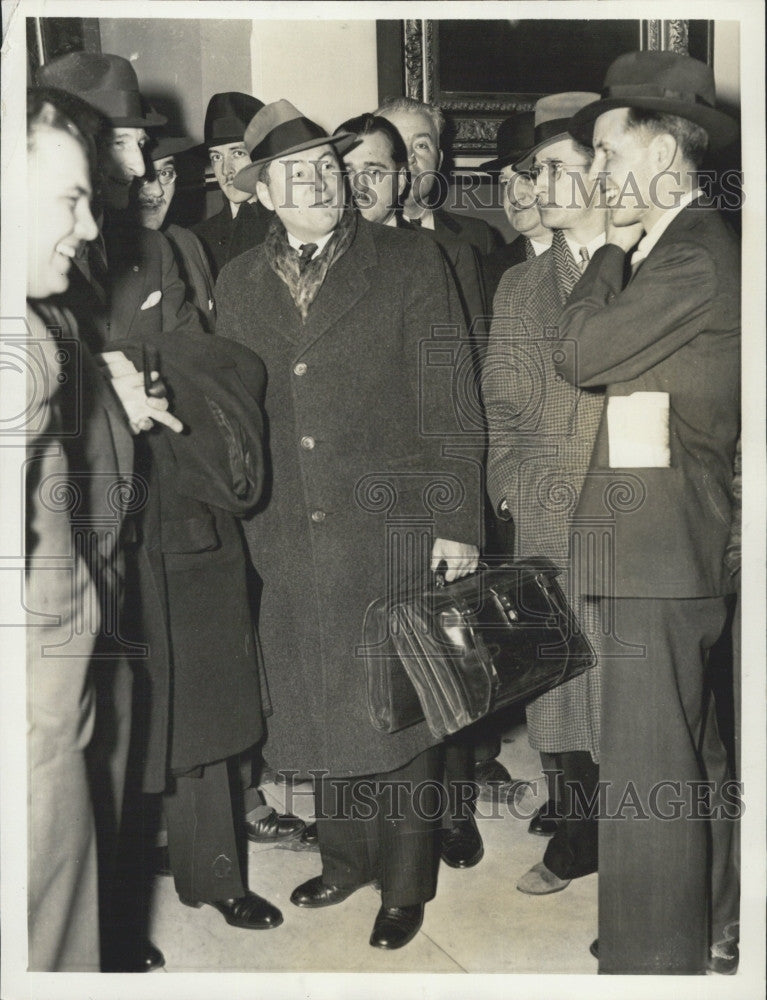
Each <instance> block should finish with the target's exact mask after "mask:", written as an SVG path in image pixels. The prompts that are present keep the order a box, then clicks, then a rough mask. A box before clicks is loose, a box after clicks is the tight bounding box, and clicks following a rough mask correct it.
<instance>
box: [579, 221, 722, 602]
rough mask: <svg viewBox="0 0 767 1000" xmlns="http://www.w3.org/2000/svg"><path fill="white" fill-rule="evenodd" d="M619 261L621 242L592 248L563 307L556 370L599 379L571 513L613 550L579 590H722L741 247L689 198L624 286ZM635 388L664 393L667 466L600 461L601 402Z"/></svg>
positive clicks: (708, 593) (686, 593)
mask: <svg viewBox="0 0 767 1000" xmlns="http://www.w3.org/2000/svg"><path fill="white" fill-rule="evenodd" d="M623 265H624V254H623V252H622V251H621V250H620V248H619V247H616V246H615V245H607V246H604V247H602V248H601V249H599V250H598V251H597V252H596V253H595V254H594V257H593V260H592V263H591V264H590V265H589V267H588V269H587V270H586V272H585V274H584V276H583V278H582V279H581V281H580V282H579V283H578V285H577V286H576V288H575V290H574V292H573V294H572V296H571V298H570V300H569V301H568V304H567V307H566V308H565V310H564V312H563V313H562V316H561V317H560V327H561V334H562V337H563V340H564V341H565V344H564V345H563V357H562V362H561V364H560V365H559V370H560V371H561V373H562V375H563V376H564V377H565V378H566V379H567V380H568V381H569V382H571V383H574V384H576V385H580V386H584V387H590V386H602V385H603V386H606V389H607V403H606V406H605V413H604V415H603V417H602V422H601V425H600V429H599V434H598V436H597V442H596V446H595V449H594V454H593V457H592V461H591V468H590V471H589V475H588V477H587V480H586V482H585V484H584V487H583V490H582V492H581V498H580V503H579V505H578V511H577V518H576V520H577V521H580V522H581V525H580V527H579V528H578V529H577V530H579V531H580V532H596V533H597V534H598V535H600V536H601V538H602V540H603V542H604V544H605V545H609V546H610V547H611V549H612V551H611V552H610V553H608V552H606V551H605V552H604V554H603V556H604V558H602V559H600V561H599V562H600V566H599V567H593V568H592V569H593V570H594V576H593V579H592V581H591V582H590V589H591V592H593V593H598V594H613V595H615V596H618V597H667V598H673V597H713V596H717V595H721V594H723V593H727V592H728V591H729V590H731V589H732V583H731V580H730V577H729V574H728V573H726V572H725V570H724V566H723V557H724V551H725V545H726V542H727V538H728V535H729V532H730V527H731V518H732V500H733V497H732V480H733V461H734V456H735V447H736V441H737V438H738V431H739V372H740V360H739V359H740V355H739V349H740V254H739V247H738V244H737V242H736V239H735V237H734V236H733V234H732V233H731V232H730V230H729V229H728V228H727V227H726V225H725V224H724V222H723V220H722V219H721V217H720V216H719V215H718V213H717V212H715V211H713V210H712V209H708V208H703V207H701V206H700V205H699V204H697V203H695V202H694V203H693V204H692V205H689V206H688V207H686V208H684V209H683V210H682V211H681V212H680V213H679V214H678V215H677V216H676V218H675V219H674V220H673V221H672V222H671V224H670V225H669V227H668V228H667V229H666V231H665V232H664V233H663V235H662V236H661V238H660V239H659V241H658V243H657V244H656V246H655V247H654V248H653V250H652V251H651V253H650V254H649V255H648V257H647V258H646V259H645V260H644V261H643V262H642V263H641V264H640V265H639V267H638V270H637V271H636V272H635V274H634V276H633V278H632V279H631V280H630V281H629V282H628V284H627V285H626V286H625V288H624V287H623ZM641 391H651V392H652V391H654V392H666V393H668V394H669V396H670V413H669V435H668V436H669V446H670V467H669V468H655V467H653V468H634V469H628V468H611V467H610V464H609V452H608V444H609V439H608V426H607V419H606V417H607V407H608V406H609V405H610V403H609V401H610V400H611V399H612V398H614V397H618V396H628V395H630V394H631V393H634V392H641ZM602 566H607V567H610V566H614V568H615V569H614V575H613V574H611V573H609V572H604V571H603V570H601V568H600V567H602Z"/></svg>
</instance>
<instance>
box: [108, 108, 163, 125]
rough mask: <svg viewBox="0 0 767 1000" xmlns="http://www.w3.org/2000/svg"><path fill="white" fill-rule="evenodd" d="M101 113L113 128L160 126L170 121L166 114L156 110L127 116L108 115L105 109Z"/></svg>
mask: <svg viewBox="0 0 767 1000" xmlns="http://www.w3.org/2000/svg"><path fill="white" fill-rule="evenodd" d="M101 114H103V115H105V117H106V119H107V121H108V122H109V124H110V125H111V126H112V128H159V127H160V126H161V125H167V123H168V119H167V118H166V117H165V115H161V114H160V113H159V112H157V111H154V110H152V111H147V112H146V113H145V114H141V115H126V116H125V117H120V116H119V115H114V116H113V115H107V114H106V112H104V111H102V112H101Z"/></svg>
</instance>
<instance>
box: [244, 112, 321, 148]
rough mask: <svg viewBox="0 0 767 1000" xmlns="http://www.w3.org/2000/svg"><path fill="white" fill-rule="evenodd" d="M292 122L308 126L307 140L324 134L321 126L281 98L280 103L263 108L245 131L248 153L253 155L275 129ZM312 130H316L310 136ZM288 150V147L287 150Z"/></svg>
mask: <svg viewBox="0 0 767 1000" xmlns="http://www.w3.org/2000/svg"><path fill="white" fill-rule="evenodd" d="M290 122H295V123H296V124H298V123H303V124H304V125H305V126H308V130H307V135H306V138H316V137H319V136H321V135H323V134H324V133H323V131H322V129H321V128H320V127H319V125H316V124H315V123H314V122H313V121H310V120H309V119H308V118H304V116H303V115H302V114H301V112H300V111H299V110H298V108H296V107H294V106H293V105H292V104H291V103H290V101H286V100H285V98H281V99H280V100H279V101H273V102H272V103H271V104H267V105H265V106H264V107H262V108H261V110H260V111H258V112H257V113H256V114H255V115H254V117H253V118H252V120H251V121H250V124H249V125H248V127H247V128H246V129H245V140H244V141H245V146H246V148H247V150H248V152H249V153H252V152H253V150H254V149H256V148H257V147H258V146H259V145H260V144H261V143H262V142H263V141H264V140H265V139H266V138H267V136H269V135H270V134H271V133H272V132H274V130H275V129H277V128H279V127H280V126H281V125H287V124H289V123H290ZM311 129H314V130H315V134H314V135H311V134H310V131H311ZM288 148H289V147H288V146H287V145H286V146H285V149H288Z"/></svg>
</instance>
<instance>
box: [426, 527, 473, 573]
mask: <svg viewBox="0 0 767 1000" xmlns="http://www.w3.org/2000/svg"><path fill="white" fill-rule="evenodd" d="M443 561H444V562H445V563H446V564H447V572H446V573H445V582H446V583H450V582H451V581H452V580H458V579H459V578H460V577H462V576H467V575H468V574H469V573H473V572H474V570H475V569H476V568H477V563H478V562H479V549H478V548H477V546H476V545H465V544H464V543H463V542H451V541H448V540H447V539H445V538H437V539H435V540H434V545H433V546H432V550H431V568H432V571H435V570H437V569H439V564H440V563H441V562H443Z"/></svg>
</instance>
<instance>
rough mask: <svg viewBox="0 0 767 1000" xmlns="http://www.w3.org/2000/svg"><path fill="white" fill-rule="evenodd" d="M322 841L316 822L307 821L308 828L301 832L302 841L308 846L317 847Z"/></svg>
mask: <svg viewBox="0 0 767 1000" xmlns="http://www.w3.org/2000/svg"><path fill="white" fill-rule="evenodd" d="M319 842H320V836H319V834H318V833H317V824H316V823H307V824H306V829H305V830H304V832H303V833H302V834H301V843H302V844H306V846H307V847H316V846H317V845H318V844H319Z"/></svg>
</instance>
